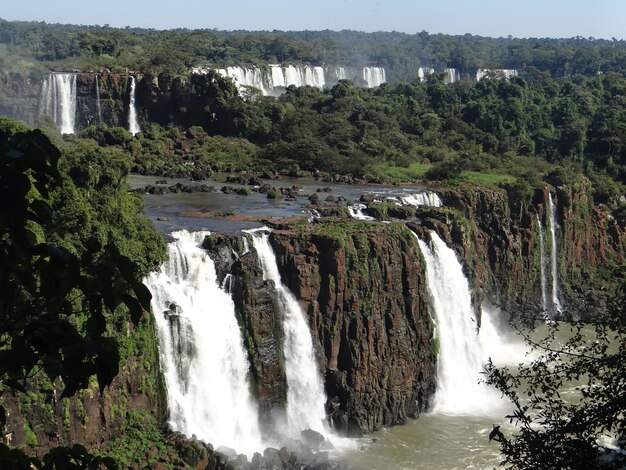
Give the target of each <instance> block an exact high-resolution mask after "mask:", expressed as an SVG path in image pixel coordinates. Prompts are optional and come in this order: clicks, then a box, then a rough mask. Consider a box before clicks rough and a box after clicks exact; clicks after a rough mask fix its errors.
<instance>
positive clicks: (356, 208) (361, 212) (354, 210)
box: [348, 203, 376, 220]
mask: <svg viewBox="0 0 626 470" xmlns="http://www.w3.org/2000/svg"><path fill="white" fill-rule="evenodd" d="M365 209H367V206H366V205H365V204H361V203H358V204H352V205H351V206H348V210H349V211H350V215H351V216H352V218H353V219H357V220H376V219H375V218H374V217H372V216H371V215H367V214H366V213H365Z"/></svg>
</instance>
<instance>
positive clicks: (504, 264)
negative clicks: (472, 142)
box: [418, 183, 626, 318]
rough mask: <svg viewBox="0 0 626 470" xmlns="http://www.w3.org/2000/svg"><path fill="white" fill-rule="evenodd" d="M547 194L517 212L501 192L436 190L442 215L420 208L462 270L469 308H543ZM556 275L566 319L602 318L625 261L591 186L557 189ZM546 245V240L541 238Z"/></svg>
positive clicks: (625, 246)
mask: <svg viewBox="0 0 626 470" xmlns="http://www.w3.org/2000/svg"><path fill="white" fill-rule="evenodd" d="M549 191H550V190H549V189H545V190H538V191H536V192H535V195H534V197H533V199H532V201H531V203H529V204H520V202H519V201H516V200H512V199H514V196H513V195H509V194H507V192H506V191H505V190H504V189H490V188H478V187H473V186H469V185H465V186H463V185H462V186H460V187H458V188H445V189H443V188H442V189H439V190H438V193H439V195H440V197H441V198H442V200H443V202H444V205H445V207H444V208H437V209H434V208H421V209H420V210H419V211H418V217H420V218H421V219H422V224H423V225H424V226H426V227H428V228H430V229H432V230H436V231H437V232H438V233H439V234H440V236H441V237H442V238H443V239H445V240H446V241H447V242H448V243H450V244H451V246H453V247H454V249H455V250H456V251H457V253H458V254H459V256H460V258H461V259H463V260H464V262H465V270H466V274H467V275H468V279H469V280H470V283H472V284H473V288H474V289H473V290H474V303H475V305H476V306H477V305H480V302H481V301H482V299H483V298H484V297H485V296H486V295H489V296H490V297H491V298H492V299H494V300H495V301H496V302H497V303H498V304H499V305H500V306H501V307H502V308H503V309H504V310H507V311H509V312H522V314H525V313H528V314H529V315H530V316H532V315H534V313H533V312H536V311H537V310H539V309H540V308H541V279H540V262H541V258H540V251H541V248H540V245H539V243H540V237H539V230H540V228H541V227H540V226H539V224H538V222H537V215H538V216H539V220H541V225H542V226H543V227H544V230H545V228H546V227H548V226H549V222H548V220H547V218H548V215H547V209H546V206H547V200H548V192H549ZM552 191H553V197H554V198H555V203H556V205H557V221H558V224H559V227H558V230H557V244H558V247H559V250H558V271H559V284H560V286H561V289H562V292H561V295H562V296H563V297H564V299H563V300H564V303H565V306H566V313H568V314H569V315H571V316H573V317H577V318H584V317H586V316H588V315H593V314H597V313H602V312H603V311H604V308H605V306H606V299H607V298H608V297H609V296H610V293H611V292H612V290H613V288H614V286H615V279H613V278H612V274H611V273H613V272H614V270H615V268H616V267H617V266H619V265H620V264H622V263H623V262H624V259H625V258H626V231H625V230H624V228H623V227H621V226H620V225H619V223H618V221H617V220H616V219H615V217H613V215H612V213H611V210H610V208H608V207H607V206H604V205H594V204H593V202H592V198H591V192H592V188H591V186H590V184H588V183H587V184H586V185H579V186H577V187H575V188H572V187H559V188H557V189H556V190H554V189H553V190H552ZM546 237H547V234H546Z"/></svg>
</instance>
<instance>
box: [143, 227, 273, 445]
mask: <svg viewBox="0 0 626 470" xmlns="http://www.w3.org/2000/svg"><path fill="white" fill-rule="evenodd" d="M207 234H208V232H197V233H189V232H186V231H180V232H174V233H173V234H172V237H174V239H175V241H174V242H172V243H170V244H169V259H168V261H167V262H165V263H164V264H163V266H161V269H160V270H159V272H156V273H152V274H150V275H149V276H148V277H147V279H146V284H147V286H148V287H149V289H150V291H151V292H152V296H153V298H152V310H153V312H154V318H155V322H156V326H157V333H158V339H159V350H160V355H161V365H162V368H163V374H164V377H165V382H166V386H167V398H168V408H169V420H170V426H171V427H172V428H173V429H174V430H176V431H180V432H182V433H183V434H185V435H187V436H192V435H193V434H195V435H196V436H197V437H198V438H199V439H202V440H205V441H206V442H211V443H212V444H213V445H214V446H215V447H218V446H227V447H231V448H234V449H237V451H239V452H244V453H246V454H248V455H252V453H253V452H255V451H259V449H262V448H263V442H262V439H261V435H260V431H259V425H258V411H257V408H256V406H255V404H254V402H253V399H252V397H251V394H250V392H249V384H248V381H247V376H248V362H247V356H246V352H245V350H244V347H243V342H242V336H241V332H240V330H239V325H238V323H237V319H236V317H235V307H234V304H233V301H232V299H231V297H230V295H229V294H228V293H226V292H225V291H224V290H222V289H221V288H220V286H218V284H217V276H216V273H215V265H214V263H213V261H212V260H211V258H210V257H209V256H208V255H207V253H206V252H205V250H203V249H202V248H200V245H201V243H202V241H203V240H204V237H205V236H206V235H207Z"/></svg>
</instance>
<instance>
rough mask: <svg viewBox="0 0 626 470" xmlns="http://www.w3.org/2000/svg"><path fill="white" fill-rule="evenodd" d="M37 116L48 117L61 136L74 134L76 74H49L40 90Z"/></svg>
mask: <svg viewBox="0 0 626 470" xmlns="http://www.w3.org/2000/svg"><path fill="white" fill-rule="evenodd" d="M39 114H41V115H48V116H51V117H52V118H53V119H54V123H55V124H56V126H57V127H58V128H59V130H60V131H61V133H62V134H73V133H74V121H75V119H76V74H75V73H50V74H48V76H47V77H46V79H45V80H44V83H43V86H42V88H41V103H40V106H39Z"/></svg>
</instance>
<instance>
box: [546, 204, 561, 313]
mask: <svg viewBox="0 0 626 470" xmlns="http://www.w3.org/2000/svg"><path fill="white" fill-rule="evenodd" d="M548 217H549V219H550V241H551V246H550V259H551V267H552V306H553V307H554V309H555V310H556V313H561V312H562V311H563V308H562V307H561V301H560V300H559V269H558V265H557V256H558V246H557V240H556V229H557V227H558V226H559V225H558V224H557V221H556V207H555V205H554V201H553V200H552V193H548Z"/></svg>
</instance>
